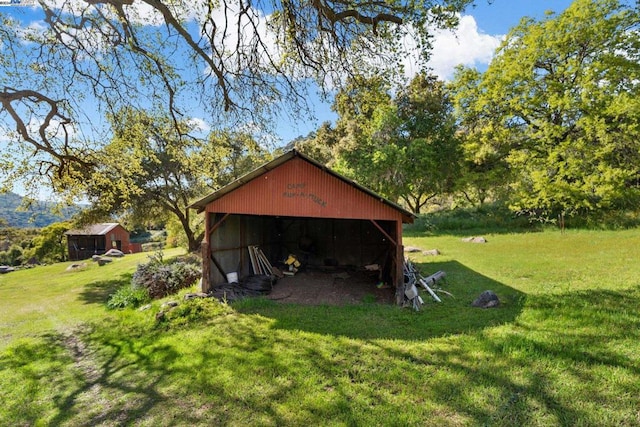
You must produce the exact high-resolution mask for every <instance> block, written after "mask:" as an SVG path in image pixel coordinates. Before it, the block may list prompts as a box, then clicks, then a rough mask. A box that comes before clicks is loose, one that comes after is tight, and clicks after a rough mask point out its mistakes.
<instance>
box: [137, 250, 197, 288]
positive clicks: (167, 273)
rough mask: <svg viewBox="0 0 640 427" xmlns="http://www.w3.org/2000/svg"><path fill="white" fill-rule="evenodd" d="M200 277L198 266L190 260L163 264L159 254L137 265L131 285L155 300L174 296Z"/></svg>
mask: <svg viewBox="0 0 640 427" xmlns="http://www.w3.org/2000/svg"><path fill="white" fill-rule="evenodd" d="M201 276H202V272H201V270H200V266H199V264H196V263H194V262H193V261H190V260H175V261H171V262H169V263H165V262H163V260H162V254H161V253H159V254H156V255H154V256H151V257H149V261H148V262H147V263H145V264H140V265H138V268H137V270H136V272H135V273H134V274H133V278H132V284H133V287H134V288H140V289H144V290H146V292H147V293H148V295H149V296H150V297H151V298H154V299H155V298H163V297H165V296H167V295H172V294H175V293H176V292H178V291H179V290H180V289H183V288H186V287H189V286H191V285H193V284H194V283H195V282H196V281H197V280H198V279H199V278H200V277H201Z"/></svg>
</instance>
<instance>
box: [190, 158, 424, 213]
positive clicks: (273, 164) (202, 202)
mask: <svg viewBox="0 0 640 427" xmlns="http://www.w3.org/2000/svg"><path fill="white" fill-rule="evenodd" d="M296 157H297V158H300V159H302V160H305V161H306V162H308V163H310V164H312V165H314V166H315V167H317V168H319V169H321V170H322V171H323V172H325V173H327V174H330V175H332V176H334V177H335V178H338V179H339V180H340V181H342V182H344V183H346V184H348V185H349V186H351V187H353V188H355V189H357V190H359V191H361V192H363V193H366V194H367V195H369V196H371V197H372V198H374V199H376V200H377V201H379V202H380V203H382V204H385V205H387V206H389V207H391V208H393V209H395V210H397V211H398V212H399V213H400V214H401V215H402V218H403V222H406V223H411V222H413V219H414V218H415V215H414V214H413V213H411V212H409V211H407V210H406V209H404V208H402V207H401V206H399V205H397V204H396V203H394V202H392V201H390V200H388V199H386V198H384V197H382V196H380V195H379V194H376V193H375V192H373V191H372V190H370V189H368V188H366V187H363V186H362V185H360V184H358V183H357V182H355V181H353V180H351V179H349V178H346V177H344V176H342V175H340V174H339V173H337V172H335V171H333V170H331V169H330V168H328V167H326V166H325V165H323V164H321V163H319V162H317V161H316V160H313V159H312V158H310V157H308V156H306V155H304V154H302V153H300V152H299V151H297V150H291V151H288V152H286V153H285V154H283V155H281V156H279V157H277V158H275V159H274V160H272V161H270V162H268V163H266V164H264V165H262V166H260V167H258V168H257V169H255V170H253V171H252V172H249V173H248V174H246V175H244V176H242V177H240V178H238V179H237V180H235V181H233V182H232V183H230V184H228V185H226V186H224V187H222V188H221V189H219V190H218V191H215V192H213V193H211V194H209V195H208V196H205V197H203V198H201V199H199V200H197V201H195V202H193V203H192V204H191V205H190V206H189V208H192V209H197V211H198V212H202V211H204V210H205V209H206V207H207V205H208V204H210V203H212V202H214V201H216V200H218V199H220V198H221V197H223V196H225V195H227V194H229V193H231V192H233V191H235V190H237V189H238V188H240V187H242V186H244V185H245V184H247V183H249V182H251V181H252V180H254V179H256V178H258V177H260V176H262V175H264V174H266V173H268V172H270V171H272V170H274V169H276V168H278V167H279V166H281V165H282V164H284V163H286V162H288V161H289V160H291V159H293V158H296Z"/></svg>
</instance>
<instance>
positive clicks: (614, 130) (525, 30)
mask: <svg viewBox="0 0 640 427" xmlns="http://www.w3.org/2000/svg"><path fill="white" fill-rule="evenodd" d="M458 77H459V80H458V82H457V83H458V84H456V85H455V86H456V87H457V95H456V99H457V104H458V106H459V107H460V108H459V111H460V112H461V114H462V124H463V125H464V126H465V130H467V131H468V132H470V134H471V135H472V137H473V145H474V146H475V150H476V154H477V156H476V157H477V158H482V157H483V156H485V158H487V159H490V160H491V161H493V162H499V161H505V162H506V163H507V164H508V165H509V167H510V168H511V172H512V175H511V176H512V177H513V181H512V190H513V199H512V207H513V209H515V210H520V211H528V212H530V213H534V214H537V215H542V216H546V217H549V216H555V215H556V214H559V213H567V214H578V213H588V212H591V211H594V210H602V209H612V208H616V207H624V206H628V205H629V204H630V203H637V202H638V200H640V199H639V198H640V15H639V12H638V10H637V8H635V7H634V6H631V5H629V4H628V3H621V2H619V1H616V0H576V1H574V2H573V4H572V5H571V6H570V7H569V8H568V9H567V10H566V11H565V12H563V13H561V14H559V15H551V16H549V17H547V18H546V19H544V20H542V21H540V22H536V21H534V20H531V19H525V20H523V21H522V22H521V23H520V25H518V26H517V27H515V28H514V29H513V30H511V31H510V33H509V34H508V36H507V38H506V39H505V41H504V42H503V44H502V46H501V47H500V48H499V49H498V51H497V55H496V57H495V59H494V60H493V61H492V63H491V65H490V66H489V68H488V70H487V71H486V72H485V73H483V74H482V76H481V77H480V78H479V84H478V85H467V84H464V82H463V81H461V80H460V79H469V78H470V75H469V73H468V72H461V73H459V74H458Z"/></svg>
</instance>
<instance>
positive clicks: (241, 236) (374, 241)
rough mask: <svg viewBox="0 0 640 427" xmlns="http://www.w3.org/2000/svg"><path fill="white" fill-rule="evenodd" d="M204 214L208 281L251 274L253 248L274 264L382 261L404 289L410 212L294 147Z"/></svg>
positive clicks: (219, 196)
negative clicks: (295, 260)
mask: <svg viewBox="0 0 640 427" xmlns="http://www.w3.org/2000/svg"><path fill="white" fill-rule="evenodd" d="M191 207H192V208H194V209H197V210H198V212H204V215H205V238H204V241H203V244H202V254H203V283H202V290H203V291H204V292H207V291H208V290H210V289H211V287H212V286H214V285H215V284H217V283H222V282H224V281H225V280H226V275H227V274H228V273H230V272H237V273H238V274H239V276H240V277H243V276H246V275H249V274H252V273H253V272H252V271H251V260H250V255H249V251H248V247H249V246H254V245H255V246H258V247H259V248H260V249H261V250H262V251H263V252H264V254H265V255H266V257H267V258H268V259H269V260H270V261H271V262H274V261H277V260H283V259H286V258H287V256H288V254H295V255H296V256H297V257H298V258H299V259H300V260H301V261H302V263H303V264H305V265H308V266H333V267H339V266H355V267H363V266H366V265H372V264H377V265H379V266H381V269H382V276H383V280H384V281H385V282H387V283H389V284H391V285H393V286H395V287H396V289H397V290H398V292H396V296H397V298H398V301H401V298H402V289H403V286H402V285H403V281H404V279H403V261H404V258H403V246H402V224H403V223H411V222H413V219H414V216H413V214H411V213H410V212H408V211H406V210H405V209H403V208H401V207H400V206H398V205H396V204H395V203H392V202H391V201H389V200H387V199H385V198H383V197H381V196H379V195H377V194H376V193H374V192H372V191H371V190H368V189H367V188H365V187H363V186H361V185H359V184H357V183H356V182H354V181H352V180H350V179H347V178H345V177H343V176H341V175H340V174H338V173H336V172H334V171H332V170H331V169H329V168H327V167H325V166H324V165H322V164H320V163H318V162H316V161H315V160H313V159H311V158H309V157H307V156H305V155H303V154H302V153H299V152H298V151H296V150H292V151H289V152H287V153H285V154H283V155H282V156H280V157H278V158H276V159H275V160H273V161H271V162H269V163H267V164H265V165H263V166H261V167H259V168H258V169H256V170H254V171H253V172H251V173H249V174H247V175H245V176H243V177H241V178H239V179H238V180H236V181H234V182H233V183H231V184H229V185H227V186H226V187H224V188H222V189H220V190H218V191H216V192H214V193H212V194H210V195H208V196H206V197H204V198H202V199H201V200H198V201H196V202H195V203H193V204H192V205H191Z"/></svg>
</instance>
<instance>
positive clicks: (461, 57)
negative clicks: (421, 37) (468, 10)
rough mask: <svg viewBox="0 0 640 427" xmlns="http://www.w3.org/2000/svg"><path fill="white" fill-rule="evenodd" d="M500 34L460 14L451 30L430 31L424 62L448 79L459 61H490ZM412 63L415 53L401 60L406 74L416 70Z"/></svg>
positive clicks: (480, 64)
mask: <svg viewBox="0 0 640 427" xmlns="http://www.w3.org/2000/svg"><path fill="white" fill-rule="evenodd" d="M504 37H505V36H504V35H502V34H498V35H490V34H485V33H483V32H482V31H481V30H479V29H478V24H477V23H476V20H475V18H474V17H473V16H470V15H464V16H462V17H461V18H460V25H459V26H458V27H457V28H456V29H455V30H453V31H451V30H436V31H434V40H433V50H432V53H431V58H430V60H429V63H428V65H429V67H431V68H432V69H433V72H434V74H436V75H437V76H438V77H439V78H440V79H442V80H448V79H451V77H452V76H453V71H454V69H455V67H456V66H457V65H460V64H462V65H466V66H476V67H478V68H483V67H484V66H486V65H488V64H489V62H491V59H492V58H493V55H494V52H495V50H496V48H497V47H498V46H499V45H500V43H501V42H502V40H503V39H504ZM415 63H416V61H415V57H409V58H407V60H406V61H405V70H406V73H407V74H408V77H411V76H412V75H413V74H415V73H416V71H417V70H416V69H415V66H414V65H413V64H415Z"/></svg>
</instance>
